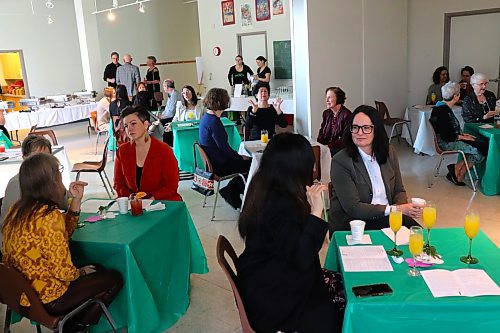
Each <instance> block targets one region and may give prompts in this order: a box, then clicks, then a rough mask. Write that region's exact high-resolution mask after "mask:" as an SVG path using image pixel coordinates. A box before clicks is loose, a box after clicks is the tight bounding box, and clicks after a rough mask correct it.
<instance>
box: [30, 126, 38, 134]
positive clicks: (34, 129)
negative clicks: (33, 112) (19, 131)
mask: <svg viewBox="0 0 500 333" xmlns="http://www.w3.org/2000/svg"><path fill="white" fill-rule="evenodd" d="M37 126H38V125H33V126H31V128H30V132H29V133H30V134H31V133H33V132H34V131H36V128H37Z"/></svg>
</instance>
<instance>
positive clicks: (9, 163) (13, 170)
mask: <svg viewBox="0 0 500 333" xmlns="http://www.w3.org/2000/svg"><path fill="white" fill-rule="evenodd" d="M52 154H53V155H54V156H55V157H57V159H58V160H59V162H60V163H61V165H62V166H63V167H64V170H63V172H62V181H63V184H64V186H66V188H68V187H69V184H70V183H71V175H70V174H71V167H72V165H71V162H70V161H69V158H68V155H67V154H66V149H65V148H64V146H52ZM0 157H8V158H7V159H6V160H5V161H1V162H0V174H1V175H2V177H0V198H3V197H4V196H5V188H6V187H7V184H8V183H9V180H10V178H11V177H14V175H16V174H17V173H19V168H20V167H21V163H23V158H22V153H21V149H20V148H16V149H7V150H6V152H5V153H0Z"/></svg>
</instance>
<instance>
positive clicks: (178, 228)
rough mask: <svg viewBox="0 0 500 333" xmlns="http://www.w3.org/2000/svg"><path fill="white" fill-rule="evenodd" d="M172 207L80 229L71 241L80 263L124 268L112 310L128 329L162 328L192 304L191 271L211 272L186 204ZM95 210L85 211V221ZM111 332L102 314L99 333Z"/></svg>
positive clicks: (140, 332) (143, 331)
mask: <svg viewBox="0 0 500 333" xmlns="http://www.w3.org/2000/svg"><path fill="white" fill-rule="evenodd" d="M164 203H165V205H166V210H163V211H156V212H144V215H142V216H140V217H134V216H131V215H118V216H117V217H116V218H115V219H112V220H104V221H100V222H98V223H95V224H89V223H86V224H85V226H84V227H83V228H81V229H77V230H76V231H75V233H74V235H73V237H72V241H71V253H72V257H73V260H74V261H75V264H76V265H83V264H88V263H99V264H101V265H103V266H105V267H106V268H110V269H116V270H118V271H119V272H120V273H121V274H122V276H123V279H124V281H125V284H124V287H123V289H122V291H121V292H120V294H119V295H118V297H117V298H116V299H115V301H114V302H113V303H112V304H111V307H110V311H111V314H112V316H113V319H114V320H115V321H116V324H117V327H125V326H127V327H128V332H131V333H133V332H138V333H147V332H162V331H164V330H165V329H167V328H169V327H170V326H172V325H173V324H174V323H175V322H176V321H177V320H178V319H179V318H180V317H181V316H182V315H183V314H184V313H185V312H186V310H187V308H188V306H189V277H190V274H191V273H196V274H205V273H207V272H208V266H207V260H206V257H205V253H204V251H203V247H202V245H201V242H200V239H199V237H198V233H197V232H196V229H195V227H194V225H193V222H192V220H191V216H190V215H189V212H188V210H187V208H186V204H185V203H184V202H170V201H166V202H164ZM88 215H89V214H83V215H82V217H81V220H84V219H85V218H86V216H88ZM107 330H109V326H108V323H107V322H106V320H105V319H104V318H101V321H100V322H99V325H98V326H96V327H95V329H94V330H93V331H96V332H103V331H107Z"/></svg>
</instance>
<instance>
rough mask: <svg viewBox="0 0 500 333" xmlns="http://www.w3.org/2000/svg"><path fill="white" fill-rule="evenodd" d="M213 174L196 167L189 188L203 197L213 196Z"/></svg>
mask: <svg viewBox="0 0 500 333" xmlns="http://www.w3.org/2000/svg"><path fill="white" fill-rule="evenodd" d="M214 183H215V182H214V174H213V172H210V171H205V170H203V169H201V168H198V167H196V170H195V172H194V178H193V185H192V186H191V188H192V189H193V190H195V191H196V192H198V193H200V194H203V195H205V196H210V195H213V194H214Z"/></svg>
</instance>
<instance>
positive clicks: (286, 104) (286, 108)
mask: <svg viewBox="0 0 500 333" xmlns="http://www.w3.org/2000/svg"><path fill="white" fill-rule="evenodd" d="M250 98H253V97H231V106H230V107H229V108H228V109H227V110H226V111H247V110H248V107H249V106H250V102H249V100H250ZM274 100H275V98H270V99H269V104H272V103H274ZM254 101H255V99H254ZM281 110H282V111H283V113H284V114H295V106H294V103H293V99H288V98H283V103H282V104H281Z"/></svg>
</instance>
